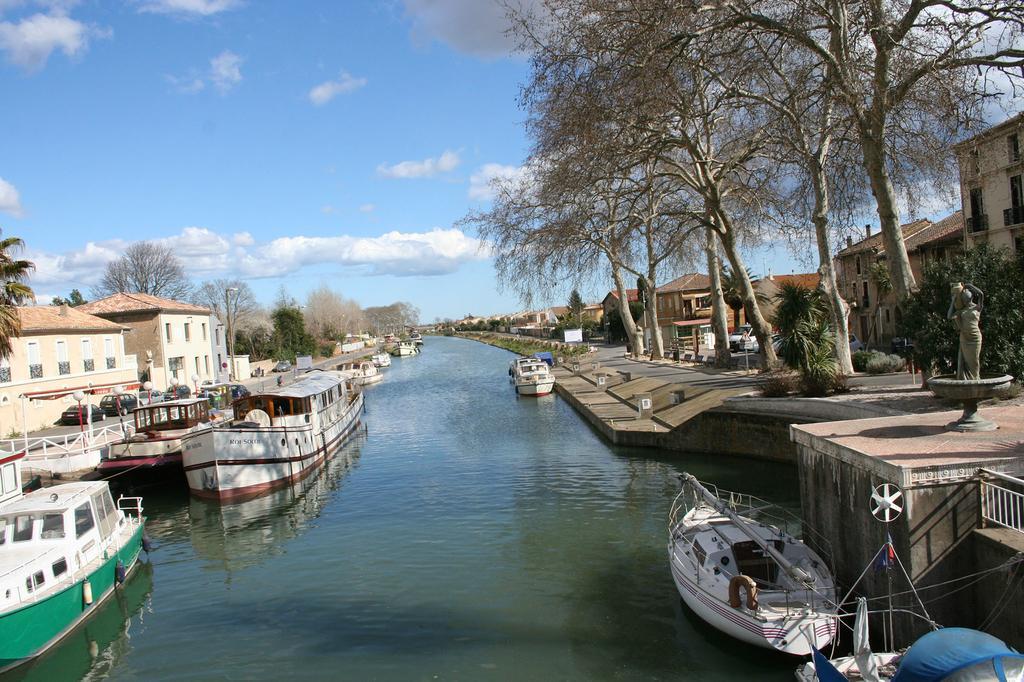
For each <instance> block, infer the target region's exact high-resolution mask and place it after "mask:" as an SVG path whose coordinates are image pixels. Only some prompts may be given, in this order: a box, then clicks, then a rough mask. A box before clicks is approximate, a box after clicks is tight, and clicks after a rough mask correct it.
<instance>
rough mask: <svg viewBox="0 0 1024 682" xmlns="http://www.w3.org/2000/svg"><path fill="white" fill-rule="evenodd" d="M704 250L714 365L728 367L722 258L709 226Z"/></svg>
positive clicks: (727, 319) (727, 336) (727, 322)
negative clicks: (709, 291)
mask: <svg viewBox="0 0 1024 682" xmlns="http://www.w3.org/2000/svg"><path fill="white" fill-rule="evenodd" d="M704 250H705V253H706V255H707V261H708V278H709V279H710V280H711V329H712V331H714V333H715V367H730V366H731V365H732V353H731V352H730V348H729V317H728V315H727V314H726V312H725V309H726V307H727V306H726V303H725V295H724V294H723V292H722V259H721V258H719V256H718V241H717V240H716V239H715V233H714V232H712V231H711V228H705V239H704Z"/></svg>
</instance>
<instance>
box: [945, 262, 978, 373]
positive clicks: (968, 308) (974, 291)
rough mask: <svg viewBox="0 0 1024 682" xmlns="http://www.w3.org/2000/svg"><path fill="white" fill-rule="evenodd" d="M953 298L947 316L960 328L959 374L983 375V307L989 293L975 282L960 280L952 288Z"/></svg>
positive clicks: (957, 365)
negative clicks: (966, 282) (983, 290)
mask: <svg viewBox="0 0 1024 682" xmlns="http://www.w3.org/2000/svg"><path fill="white" fill-rule="evenodd" d="M951 290H952V294H953V300H952V301H950V303H949V312H948V313H946V318H947V319H950V320H953V324H954V325H955V326H956V328H957V331H959V332H960V352H959V354H958V355H957V359H956V378H957V379H960V380H970V379H980V378H981V327H980V326H979V323H980V322H981V309H982V307H983V305H984V301H985V294H984V293H982V291H981V289H979V288H978V287H976V286H974V285H973V284H964V283H963V282H957V283H956V284H954V285H953V286H952V288H951Z"/></svg>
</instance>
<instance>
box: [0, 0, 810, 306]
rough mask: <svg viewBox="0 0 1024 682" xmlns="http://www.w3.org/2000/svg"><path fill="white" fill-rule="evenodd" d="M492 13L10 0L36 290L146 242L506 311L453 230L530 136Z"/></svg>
mask: <svg viewBox="0 0 1024 682" xmlns="http://www.w3.org/2000/svg"><path fill="white" fill-rule="evenodd" d="M503 30H504V19H503V14H502V12H501V10H499V9H498V8H497V5H496V4H495V3H494V2H493V1H492V0H393V1H392V2H372V1H370V0H365V1H363V2H356V1H345V2H330V3H328V2H297V3H296V2H256V1H255V0H248V1H243V0H91V1H90V0H82V1H81V2H76V1H75V0H0V92H3V93H4V98H3V99H4V104H3V105H2V106H0V227H2V228H3V230H4V234H5V235H17V236H20V237H22V238H23V239H24V240H25V241H26V242H27V245H28V251H29V254H28V255H29V257H30V258H31V259H33V260H34V261H35V262H36V264H37V272H36V274H35V276H34V278H33V280H32V282H31V283H32V285H33V287H34V288H35V290H36V292H37V294H39V295H40V302H46V301H48V300H49V298H50V297H51V296H52V295H55V294H66V293H67V291H69V290H70V289H71V288H72V287H77V288H79V289H82V290H83V292H85V293H87V292H88V290H89V289H90V286H91V285H92V284H93V283H95V282H96V281H97V280H98V279H99V277H100V276H101V274H102V271H103V267H104V265H105V264H106V263H107V262H108V261H109V260H111V259H113V258H116V257H117V256H118V255H119V254H120V252H121V251H122V250H123V249H124V247H125V246H126V245H127V244H129V243H131V242H132V241H135V240H140V239H154V240H165V241H166V242H167V243H168V244H169V245H171V246H172V247H173V248H174V249H175V251H176V252H177V253H178V254H179V255H180V256H181V258H182V260H183V261H184V262H185V265H186V268H187V270H188V272H189V274H190V276H191V277H193V278H194V279H196V280H197V281H198V280H202V279H208V278H214V277H231V276H240V277H242V278H244V279H246V280H247V281H249V283H250V284H251V286H252V287H253V289H254V290H255V292H256V294H257V297H258V298H260V299H261V300H263V301H264V302H270V301H271V300H273V298H274V295H275V293H276V292H277V290H278V289H279V288H280V286H281V285H282V284H284V286H285V287H286V288H287V289H288V291H289V293H291V294H292V295H293V296H295V297H296V298H299V299H302V298H304V296H305V294H306V292H308V291H309V290H310V289H313V288H315V287H317V286H319V285H320V284H327V285H328V286H330V287H332V288H333V289H335V290H336V291H338V292H339V293H341V294H343V295H345V296H347V297H350V298H354V299H356V300H357V301H359V302H360V303H361V304H362V305H364V306H370V305H383V304H387V303H391V302H393V301H396V300H407V301H411V302H412V303H414V304H415V305H417V306H418V307H419V308H420V309H421V311H422V314H423V319H424V320H425V321H429V320H433V319H434V318H435V317H449V316H450V317H460V316H462V315H464V314H467V313H474V314H487V313H495V312H509V311H513V310H516V309H518V308H520V303H519V302H518V301H517V300H516V299H515V298H514V297H513V296H512V295H510V294H507V293H504V294H503V293H500V292H499V291H498V290H497V288H496V284H495V281H494V273H493V268H492V267H491V264H490V262H489V261H488V260H487V259H486V256H485V254H484V253H483V252H482V251H481V250H480V248H479V246H480V244H479V242H478V241H477V240H476V239H475V237H474V236H473V235H472V234H467V233H464V232H463V231H462V230H461V229H460V228H459V227H457V226H456V223H457V221H458V220H459V219H460V218H462V217H463V216H464V215H465V214H466V212H467V211H468V210H470V209H472V208H479V207H482V206H485V205H486V204H485V202H486V194H487V192H486V189H487V188H486V182H487V179H488V178H489V177H492V176H494V175H495V174H502V173H510V172H514V170H515V169H516V168H517V167H518V165H519V164H520V163H522V161H523V159H524V158H525V156H526V153H527V146H528V142H527V140H526V137H525V133H524V129H523V119H524V113H523V112H522V111H521V110H520V109H519V108H518V106H517V103H516V100H517V95H518V92H519V86H520V84H521V83H522V81H523V80H524V79H525V78H526V76H527V70H528V65H527V63H526V62H525V60H523V59H522V58H518V57H514V56H510V50H509V48H510V45H509V43H508V41H507V39H506V38H505V37H504V36H503ZM808 255H812V254H808ZM749 265H750V266H751V268H752V269H753V270H755V271H756V272H758V273H760V272H761V270H762V268H763V267H765V266H767V267H770V268H772V269H773V270H774V271H775V272H791V271H793V270H794V269H795V270H802V269H803V268H802V266H801V265H800V264H799V263H798V262H797V261H796V260H794V258H793V257H792V256H791V255H789V254H788V253H787V252H786V249H785V247H784V246H780V247H779V248H777V249H774V250H771V249H768V250H764V249H762V250H759V251H758V252H756V253H752V254H750V262H749ZM603 293H604V291H601V290H600V289H599V288H595V289H594V290H593V291H590V292H585V294H586V297H587V298H600V297H601V296H602V295H603ZM552 298H553V300H549V301H547V302H548V303H551V304H560V303H563V301H562V299H563V298H564V295H563V294H562V292H558V293H557V294H555V295H554V296H553V297H552ZM541 300H542V301H543V298H541Z"/></svg>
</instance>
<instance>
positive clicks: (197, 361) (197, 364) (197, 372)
mask: <svg viewBox="0 0 1024 682" xmlns="http://www.w3.org/2000/svg"><path fill="white" fill-rule="evenodd" d="M196 375H197V376H198V375H199V356H198V355H197V356H196Z"/></svg>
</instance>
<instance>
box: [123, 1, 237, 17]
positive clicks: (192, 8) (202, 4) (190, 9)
mask: <svg viewBox="0 0 1024 682" xmlns="http://www.w3.org/2000/svg"><path fill="white" fill-rule="evenodd" d="M241 4H242V3H241V2H239V0H144V1H143V2H142V3H141V5H140V7H139V9H140V11H142V12H153V13H156V14H181V15H192V16H200V17H208V16H210V15H212V14H218V13H220V12H225V11H227V10H230V9H234V8H236V7H239V6H240V5H241Z"/></svg>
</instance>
